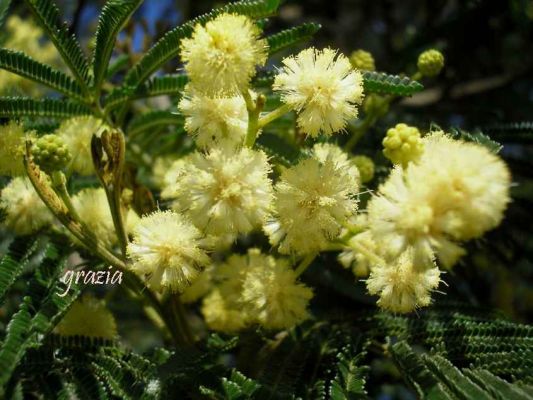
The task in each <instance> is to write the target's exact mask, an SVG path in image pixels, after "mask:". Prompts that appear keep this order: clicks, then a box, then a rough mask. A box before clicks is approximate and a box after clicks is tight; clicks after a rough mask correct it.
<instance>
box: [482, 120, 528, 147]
mask: <svg viewBox="0 0 533 400" xmlns="http://www.w3.org/2000/svg"><path fill="white" fill-rule="evenodd" d="M483 131H484V132H487V134H488V135H489V136H490V137H491V138H493V139H497V140H499V141H502V142H512V143H531V142H533V122H531V121H521V122H509V123H501V124H494V125H489V126H488V127H486V128H484V129H483Z"/></svg>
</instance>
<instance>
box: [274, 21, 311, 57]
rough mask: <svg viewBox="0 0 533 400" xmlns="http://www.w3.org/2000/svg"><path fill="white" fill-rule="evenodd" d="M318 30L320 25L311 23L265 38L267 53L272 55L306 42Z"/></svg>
mask: <svg viewBox="0 0 533 400" xmlns="http://www.w3.org/2000/svg"><path fill="white" fill-rule="evenodd" d="M320 28H321V26H320V24H315V23H312V22H311V23H306V24H302V25H300V26H296V27H294V28H290V29H286V30H284V31H281V32H279V33H276V34H274V35H272V36H269V37H267V41H268V53H269V54H271V55H272V54H274V53H277V52H278V51H281V50H283V49H286V48H288V47H292V46H294V45H295V44H298V43H299V42H302V41H304V40H308V39H310V38H312V37H313V35H314V34H315V33H316V32H318V30H319V29H320Z"/></svg>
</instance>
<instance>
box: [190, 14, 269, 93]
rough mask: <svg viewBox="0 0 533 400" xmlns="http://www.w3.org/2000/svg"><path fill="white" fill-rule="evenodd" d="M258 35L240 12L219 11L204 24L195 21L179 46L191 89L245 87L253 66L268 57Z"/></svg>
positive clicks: (221, 90) (212, 90)
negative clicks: (235, 13) (192, 28)
mask: <svg viewBox="0 0 533 400" xmlns="http://www.w3.org/2000/svg"><path fill="white" fill-rule="evenodd" d="M260 34H261V31H260V30H259V28H258V27H257V26H256V25H255V24H254V23H253V22H252V21H251V20H250V19H249V18H247V17H245V16H243V15H234V14H221V15H219V16H218V17H216V18H215V19H214V20H212V21H209V22H208V23H206V24H205V26H203V25H202V24H197V25H196V26H195V28H194V32H193V34H192V36H191V37H190V38H186V39H183V40H182V41H181V45H180V56H181V59H182V60H183V61H184V62H185V71H187V75H188V76H189V78H190V79H191V85H192V86H193V87H194V89H196V90H199V91H200V92H203V93H206V94H210V95H218V94H220V93H224V94H226V95H228V94H235V93H240V92H242V91H244V90H246V89H247V88H248V85H249V83H250V80H251V78H252V77H253V76H254V75H255V72H256V67H257V66H262V65H264V64H265V62H266V59H267V48H268V45H267V41H266V40H265V39H260V38H259V36H260Z"/></svg>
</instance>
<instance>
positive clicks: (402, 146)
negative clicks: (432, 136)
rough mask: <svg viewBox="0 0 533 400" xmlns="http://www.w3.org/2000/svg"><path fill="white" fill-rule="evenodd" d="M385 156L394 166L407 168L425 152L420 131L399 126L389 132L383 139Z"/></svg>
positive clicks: (402, 125)
mask: <svg viewBox="0 0 533 400" xmlns="http://www.w3.org/2000/svg"><path fill="white" fill-rule="evenodd" d="M383 148H384V149H383V154H384V155H385V157H387V158H388V159H389V160H391V161H392V163H393V164H399V165H402V166H404V167H405V166H406V165H407V163H409V162H410V161H416V160H418V159H419V158H420V155H421V154H422V152H423V151H424V144H423V142H422V139H421V138H420V131H419V130H418V129H417V128H415V127H414V126H408V125H406V124H397V125H396V126H395V127H394V128H390V129H389V130H388V131H387V136H385V138H384V139H383Z"/></svg>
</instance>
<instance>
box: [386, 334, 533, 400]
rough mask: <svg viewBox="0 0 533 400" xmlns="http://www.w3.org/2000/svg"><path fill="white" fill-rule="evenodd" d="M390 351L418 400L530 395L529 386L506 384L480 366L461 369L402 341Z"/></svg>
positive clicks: (524, 396)
mask: <svg viewBox="0 0 533 400" xmlns="http://www.w3.org/2000/svg"><path fill="white" fill-rule="evenodd" d="M390 351H391V353H392V355H393V357H394V360H395V361H396V363H397V365H398V367H399V368H400V370H401V371H402V375H403V377H404V379H405V380H406V381H407V382H408V383H409V384H410V385H411V386H413V387H414V388H415V390H416V391H417V394H418V396H419V397H420V398H422V399H461V400H468V399H471V400H478V399H479V400H491V399H494V398H496V399H508V400H512V399H517V400H519V399H520V400H525V399H528V398H530V397H529V395H528V393H527V392H526V390H530V389H531V387H527V386H522V385H519V384H512V383H509V382H507V381H505V380H503V379H501V378H499V377H497V376H495V375H493V374H492V373H490V372H489V371H487V370H485V369H483V368H482V367H480V368H479V369H477V368H464V369H463V370H462V371H461V370H459V369H458V368H457V367H455V366H454V365H453V364H452V363H450V361H448V360H447V359H445V358H444V357H442V356H440V355H429V354H422V355H418V354H416V353H415V352H414V351H413V349H412V348H411V347H410V346H409V345H408V344H407V343H406V342H404V341H400V342H398V343H396V344H394V345H393V346H391V347H390ZM524 389H525V390H524Z"/></svg>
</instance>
